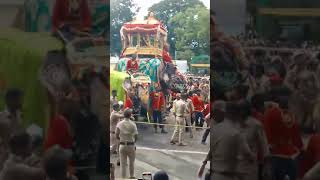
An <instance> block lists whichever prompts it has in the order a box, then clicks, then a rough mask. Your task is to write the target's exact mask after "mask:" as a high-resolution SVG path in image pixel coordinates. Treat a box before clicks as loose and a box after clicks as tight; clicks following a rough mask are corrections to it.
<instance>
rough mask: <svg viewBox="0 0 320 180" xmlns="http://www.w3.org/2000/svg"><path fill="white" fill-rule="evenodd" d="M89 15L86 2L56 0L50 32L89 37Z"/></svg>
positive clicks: (82, 0) (80, 0)
mask: <svg viewBox="0 0 320 180" xmlns="http://www.w3.org/2000/svg"><path fill="white" fill-rule="evenodd" d="M91 23H92V22H91V15H90V11H89V7H88V3H87V1H86V0H56V3H55V6H54V9H53V15H52V24H53V29H52V31H53V32H54V33H55V32H57V31H58V30H60V31H63V34H64V36H65V37H66V35H71V36H73V35H89V34H88V33H86V32H89V31H90V28H91Z"/></svg>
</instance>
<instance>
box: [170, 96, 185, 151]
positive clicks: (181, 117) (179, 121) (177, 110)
mask: <svg viewBox="0 0 320 180" xmlns="http://www.w3.org/2000/svg"><path fill="white" fill-rule="evenodd" d="M187 111H188V109H187V105H186V103H185V101H184V100H182V99H179V100H177V101H176V102H175V103H174V104H173V115H174V116H175V117H176V127H175V130H174V132H173V135H172V138H171V141H170V143H171V144H175V143H176V142H177V138H178V143H179V144H178V145H179V146H185V144H183V143H182V134H183V131H184V126H185V113H186V112H187Z"/></svg>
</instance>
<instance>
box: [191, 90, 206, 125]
mask: <svg viewBox="0 0 320 180" xmlns="http://www.w3.org/2000/svg"><path fill="white" fill-rule="evenodd" d="M200 92H201V91H200V90H197V92H196V94H195V95H193V96H192V99H191V100H192V103H193V106H194V117H195V125H196V126H198V127H203V122H204V116H203V110H204V103H203V101H202V98H201V96H200Z"/></svg>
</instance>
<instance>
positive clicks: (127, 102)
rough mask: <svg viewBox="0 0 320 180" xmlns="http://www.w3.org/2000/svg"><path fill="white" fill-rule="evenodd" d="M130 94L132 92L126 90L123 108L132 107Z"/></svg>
mask: <svg viewBox="0 0 320 180" xmlns="http://www.w3.org/2000/svg"><path fill="white" fill-rule="evenodd" d="M132 95H133V94H132V93H131V92H128V94H127V98H126V101H125V103H124V109H126V108H130V109H133V101H132Z"/></svg>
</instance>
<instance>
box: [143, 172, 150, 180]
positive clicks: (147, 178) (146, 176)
mask: <svg viewBox="0 0 320 180" xmlns="http://www.w3.org/2000/svg"><path fill="white" fill-rule="evenodd" d="M142 180H152V173H151V172H144V173H142Z"/></svg>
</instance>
